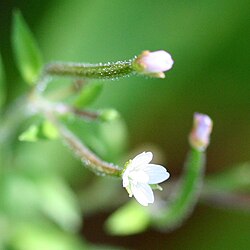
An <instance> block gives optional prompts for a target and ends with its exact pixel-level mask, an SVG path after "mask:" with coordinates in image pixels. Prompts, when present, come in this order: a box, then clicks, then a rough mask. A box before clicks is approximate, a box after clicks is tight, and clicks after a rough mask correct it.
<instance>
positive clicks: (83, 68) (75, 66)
mask: <svg viewBox="0 0 250 250" xmlns="http://www.w3.org/2000/svg"><path fill="white" fill-rule="evenodd" d="M132 62H133V59H132V60H128V61H118V62H114V63H104V64H102V63H99V64H83V63H51V64H48V65H47V66H46V67H45V70H44V73H45V74H48V75H51V76H69V77H77V78H86V79H117V78H120V77H124V76H129V75H131V74H132V73H134V69H133V67H132Z"/></svg>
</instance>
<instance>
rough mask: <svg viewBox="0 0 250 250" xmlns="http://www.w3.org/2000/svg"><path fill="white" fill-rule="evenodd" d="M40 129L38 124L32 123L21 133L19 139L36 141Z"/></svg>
mask: <svg viewBox="0 0 250 250" xmlns="http://www.w3.org/2000/svg"><path fill="white" fill-rule="evenodd" d="M38 131H39V128H38V126H36V125H31V126H30V127H29V128H28V129H27V130H25V131H24V132H23V133H22V134H21V135H19V137H18V139H19V140H20V141H29V142H35V141H37V140H38V137H37V135H38Z"/></svg>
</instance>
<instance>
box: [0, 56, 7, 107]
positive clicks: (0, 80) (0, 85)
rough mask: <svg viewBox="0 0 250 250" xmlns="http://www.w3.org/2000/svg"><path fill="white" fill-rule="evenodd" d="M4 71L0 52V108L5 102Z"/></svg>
mask: <svg viewBox="0 0 250 250" xmlns="http://www.w3.org/2000/svg"><path fill="white" fill-rule="evenodd" d="M5 94H6V93H5V72H4V67H3V61H2V57H1V54H0V108H1V107H2V106H3V104H4V102H5V98H6V96H5Z"/></svg>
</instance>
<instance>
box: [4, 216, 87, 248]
mask: <svg viewBox="0 0 250 250" xmlns="http://www.w3.org/2000/svg"><path fill="white" fill-rule="evenodd" d="M12 231H13V235H12V237H11V238H10V243H9V247H10V248H8V249H14V250H45V249H46V250H85V249H88V247H87V246H86V245H85V243H84V242H83V241H81V240H80V239H78V238H77V237H75V236H73V235H71V234H67V233H65V232H62V231H60V230H58V228H56V227H54V226H53V225H50V224H47V223H46V224H45V223H44V222H39V221H36V222H35V223H32V224H31V223H27V222H26V223H18V222H16V224H15V225H14V227H13V230H12Z"/></svg>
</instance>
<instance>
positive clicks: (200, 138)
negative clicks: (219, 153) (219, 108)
mask: <svg viewBox="0 0 250 250" xmlns="http://www.w3.org/2000/svg"><path fill="white" fill-rule="evenodd" d="M212 127H213V122H212V120H211V119H210V117H209V116H207V115H204V114H199V113H195V114H194V123H193V129H192V131H191V133H190V135H189V142H190V144H191V146H192V147H193V148H195V149H197V150H198V151H205V150H206V148H207V146H208V145H209V142H210V134H211V132H212Z"/></svg>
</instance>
